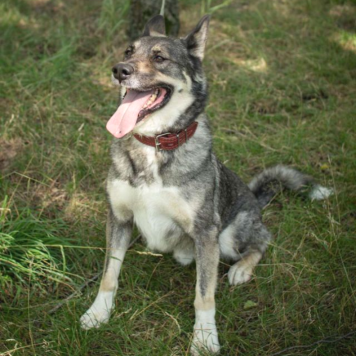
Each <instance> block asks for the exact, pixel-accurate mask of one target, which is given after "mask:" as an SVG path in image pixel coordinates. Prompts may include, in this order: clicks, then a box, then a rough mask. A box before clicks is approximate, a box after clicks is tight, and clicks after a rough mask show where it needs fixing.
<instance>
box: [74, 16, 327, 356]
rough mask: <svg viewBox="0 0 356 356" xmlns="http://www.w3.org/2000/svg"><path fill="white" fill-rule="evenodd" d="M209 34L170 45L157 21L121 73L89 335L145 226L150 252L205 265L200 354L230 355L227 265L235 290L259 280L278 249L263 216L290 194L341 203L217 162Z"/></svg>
mask: <svg viewBox="0 0 356 356" xmlns="http://www.w3.org/2000/svg"><path fill="white" fill-rule="evenodd" d="M208 27H209V16H204V17H203V18H202V19H201V20H200V22H199V23H198V25H197V26H196V27H195V29H194V30H193V31H192V32H191V33H189V34H188V35H187V36H186V37H184V38H170V37H167V36H166V34H165V25H164V18H163V17H162V16H161V15H157V16H155V17H153V18H152V19H151V20H150V21H149V22H148V23H147V24H146V26H145V29H144V32H143V34H142V37H141V38H139V39H138V40H137V41H136V42H134V43H133V44H132V45H130V46H129V47H128V48H127V50H126V51H125V57H124V60H123V61H122V62H120V63H118V64H117V65H115V66H114V67H113V69H112V71H113V80H114V82H116V83H117V84H118V85H120V86H121V99H122V101H121V105H120V106H119V107H118V109H117V111H116V112H115V113H114V115H113V116H112V117H111V119H110V120H109V122H108V123H107V129H108V131H109V132H110V133H111V134H112V135H113V136H114V137H115V138H114V139H113V143H112V146H111V158H112V165H111V168H110V170H109V174H108V178H107V195H108V200H109V212H108V218H107V226H106V239H107V254H106V259H105V266H104V272H103V275H102V280H101V283H100V288H99V293H98V295H97V297H96V299H95V301H94V303H93V305H92V306H91V307H90V308H89V310H88V311H87V312H86V313H85V314H84V315H83V316H82V317H81V325H82V327H83V328H84V329H89V328H93V327H98V326H99V325H101V324H102V323H106V322H107V321H108V320H109V317H110V313H111V311H112V308H113V305H114V298H115V294H116V290H117V287H118V276H119V273H120V268H121V265H122V262H123V260H124V257H125V253H126V250H127V249H128V247H129V243H130V237H131V233H132V228H133V224H134V223H135V224H136V225H137V227H138V228H139V230H140V231H141V233H142V236H143V237H144V239H145V241H146V243H147V246H148V248H149V249H151V250H155V251H160V252H167V253H173V256H174V258H175V259H176V260H177V261H178V262H179V263H180V264H182V265H184V266H185V265H188V264H190V263H192V262H193V261H194V260H195V262H196V270H197V282H196V297H195V301H194V307H195V324H194V329H193V341H192V347H191V353H192V354H193V355H198V354H200V352H201V351H202V350H205V351H206V350H208V351H210V352H212V353H217V352H219V350H220V345H219V340H218V332H217V328H216V324H215V299H214V293H215V288H216V281H217V270H218V264H219V260H220V259H223V260H228V261H230V262H232V266H231V267H230V270H229V272H228V280H229V283H230V284H231V285H237V284H241V283H244V282H247V281H249V280H250V279H251V277H252V274H253V269H254V267H255V266H256V265H257V264H258V262H259V261H260V259H261V258H262V256H263V254H264V252H265V251H266V248H267V246H268V243H269V242H270V240H271V234H270V233H269V231H268V230H267V228H266V226H265V225H264V224H263V222H262V218H261V209H262V208H263V207H264V206H265V205H267V204H268V203H269V201H270V200H271V199H272V198H273V196H274V195H275V194H276V193H277V192H278V191H279V190H280V189H282V188H283V187H284V188H288V189H290V190H293V191H297V192H299V191H302V190H304V189H305V188H307V187H309V188H310V194H309V196H310V198H312V199H323V198H326V197H328V196H329V195H330V194H331V190H329V189H327V188H325V187H322V186H320V185H318V184H316V183H315V182H314V180H313V179H312V178H311V177H310V176H307V175H305V174H303V173H301V172H299V171H297V170H295V169H292V168H289V167H286V166H283V165H278V166H275V167H273V168H269V169H266V170H265V171H263V172H262V173H261V174H259V175H258V176H256V177H255V178H253V180H252V181H251V182H250V183H249V184H248V185H246V184H245V183H243V182H242V180H241V179H240V178H239V177H238V176H237V175H236V174H235V173H233V172H232V171H230V170H229V169H228V168H226V167H225V166H224V165H223V164H222V163H221V162H220V161H219V160H218V159H217V157H216V156H215V154H214V153H213V151H212V134H211V131H210V128H209V122H208V118H207V116H206V114H205V113H204V109H205V106H206V103H207V98H208V89H207V82H206V79H205V76H204V72H203V68H202V60H203V57H204V49H205V45H206V41H207V35H208Z"/></svg>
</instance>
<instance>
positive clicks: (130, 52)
mask: <svg viewBox="0 0 356 356" xmlns="http://www.w3.org/2000/svg"><path fill="white" fill-rule="evenodd" d="M132 53H133V48H132V47H129V48H128V49H127V50H126V51H125V52H124V54H125V58H128V57H131V56H132Z"/></svg>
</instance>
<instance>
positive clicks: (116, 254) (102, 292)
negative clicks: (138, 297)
mask: <svg viewBox="0 0 356 356" xmlns="http://www.w3.org/2000/svg"><path fill="white" fill-rule="evenodd" d="M131 232H132V220H131V219H129V220H127V221H125V222H120V221H118V219H117V218H116V217H115V216H114V214H113V213H112V211H111V210H110V211H109V213H108V220H107V226H106V244H107V250H106V257H105V265H104V271H103V276H102V279H101V283H100V288H99V293H98V295H97V297H96V299H95V301H94V303H93V304H92V306H91V307H90V308H89V309H88V310H87V311H86V313H85V314H84V315H83V316H82V317H81V318H80V323H81V326H82V328H83V329H90V328H93V327H99V326H100V324H103V323H106V322H108V320H109V318H110V314H111V311H112V309H113V305H114V298H115V295H116V290H117V287H118V277H119V273H120V269H121V265H122V262H123V259H124V257H125V254H126V251H127V249H128V247H129V243H130V237H131Z"/></svg>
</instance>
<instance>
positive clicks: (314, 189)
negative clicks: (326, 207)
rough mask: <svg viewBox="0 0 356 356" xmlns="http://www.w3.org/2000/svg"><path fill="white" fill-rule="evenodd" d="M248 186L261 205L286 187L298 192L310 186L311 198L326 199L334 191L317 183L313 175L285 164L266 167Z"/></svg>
mask: <svg viewBox="0 0 356 356" xmlns="http://www.w3.org/2000/svg"><path fill="white" fill-rule="evenodd" d="M248 186H249V188H250V189H251V190H252V192H253V193H254V194H255V196H256V198H257V200H258V202H259V203H260V205H261V207H264V206H266V205H267V204H268V203H269V202H270V201H271V199H272V198H273V197H274V196H275V195H276V194H277V193H278V192H280V191H281V190H282V189H284V188H287V189H289V190H293V191H296V192H303V191H305V190H307V189H308V188H309V189H310V191H309V198H310V199H312V200H322V199H326V198H327V197H329V196H330V195H331V194H332V193H333V191H332V189H328V188H325V187H323V186H321V185H319V184H316V183H315V181H314V179H313V178H312V177H310V176H308V175H306V174H303V173H301V172H299V171H297V170H296V169H293V168H289V167H287V166H283V165H278V166H275V167H271V168H267V169H265V170H264V171H263V172H262V173H260V174H259V175H257V176H256V177H254V178H253V179H252V181H251V182H250V183H249V185H248Z"/></svg>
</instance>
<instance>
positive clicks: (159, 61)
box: [153, 56, 165, 63]
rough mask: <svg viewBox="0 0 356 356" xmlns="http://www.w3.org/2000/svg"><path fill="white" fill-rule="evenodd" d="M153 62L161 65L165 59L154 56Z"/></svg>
mask: <svg viewBox="0 0 356 356" xmlns="http://www.w3.org/2000/svg"><path fill="white" fill-rule="evenodd" d="M153 60H154V61H155V62H157V63H162V62H163V61H164V60H165V58H163V57H162V56H154V58H153Z"/></svg>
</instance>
